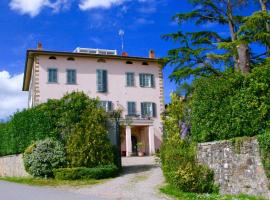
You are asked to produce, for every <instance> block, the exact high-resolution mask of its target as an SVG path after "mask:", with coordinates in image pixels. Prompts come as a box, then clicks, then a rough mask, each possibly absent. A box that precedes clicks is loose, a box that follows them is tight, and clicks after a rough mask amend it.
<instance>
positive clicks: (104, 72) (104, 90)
mask: <svg viewBox="0 0 270 200" xmlns="http://www.w3.org/2000/svg"><path fill="white" fill-rule="evenodd" d="M102 76H103V79H102V80H103V83H102V84H103V92H107V71H106V70H103V72H102Z"/></svg>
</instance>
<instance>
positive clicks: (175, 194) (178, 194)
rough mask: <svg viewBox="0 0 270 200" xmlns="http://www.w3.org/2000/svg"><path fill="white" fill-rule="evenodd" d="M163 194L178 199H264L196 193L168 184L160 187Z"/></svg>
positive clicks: (259, 199) (260, 199) (261, 199)
mask: <svg viewBox="0 0 270 200" xmlns="http://www.w3.org/2000/svg"><path fill="white" fill-rule="evenodd" d="M160 191H161V192H162V193H164V194H167V195H170V196H172V197H175V198H176V199H178V200H265V199H264V198H261V197H254V196H247V195H242V194H241V195H225V196H222V195H219V194H197V193H187V192H182V191H179V190H177V189H175V188H173V187H171V186H169V185H165V186H163V187H161V188H160Z"/></svg>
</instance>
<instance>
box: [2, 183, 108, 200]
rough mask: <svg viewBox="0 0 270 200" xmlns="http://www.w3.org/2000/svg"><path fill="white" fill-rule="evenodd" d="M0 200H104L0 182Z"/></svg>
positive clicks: (50, 188)
mask: <svg viewBox="0 0 270 200" xmlns="http://www.w3.org/2000/svg"><path fill="white" fill-rule="evenodd" d="M0 200H106V199H102V198H100V197H94V196H92V195H82V194H75V193H72V192H68V191H61V190H59V189H55V188H52V187H33V186H28V185H21V184H16V183H10V182H6V181H0Z"/></svg>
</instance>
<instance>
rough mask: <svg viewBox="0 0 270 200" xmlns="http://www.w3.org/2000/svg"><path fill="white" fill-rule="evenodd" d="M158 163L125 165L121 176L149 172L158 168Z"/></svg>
mask: <svg viewBox="0 0 270 200" xmlns="http://www.w3.org/2000/svg"><path fill="white" fill-rule="evenodd" d="M158 167H159V166H158V165H132V166H123V168H122V172H121V174H120V176H123V175H127V174H137V173H141V172H147V171H150V170H151V169H154V168H158Z"/></svg>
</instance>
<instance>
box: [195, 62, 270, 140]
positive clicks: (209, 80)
mask: <svg viewBox="0 0 270 200" xmlns="http://www.w3.org/2000/svg"><path fill="white" fill-rule="evenodd" d="M269 74H270V66H269V65H265V66H261V67H257V68H255V69H253V70H252V72H251V73H250V74H248V75H246V76H243V75H241V74H237V73H224V74H223V76H220V77H217V76H210V77H202V78H199V79H197V80H195V81H194V83H193V88H194V91H193V93H192V102H191V132H192V136H193V139H195V140H197V141H198V142H206V141H214V140H224V139H230V138H234V137H243V136H249V137H251V136H255V135H258V134H261V133H263V132H264V131H265V130H266V129H268V128H270V76H269Z"/></svg>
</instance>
